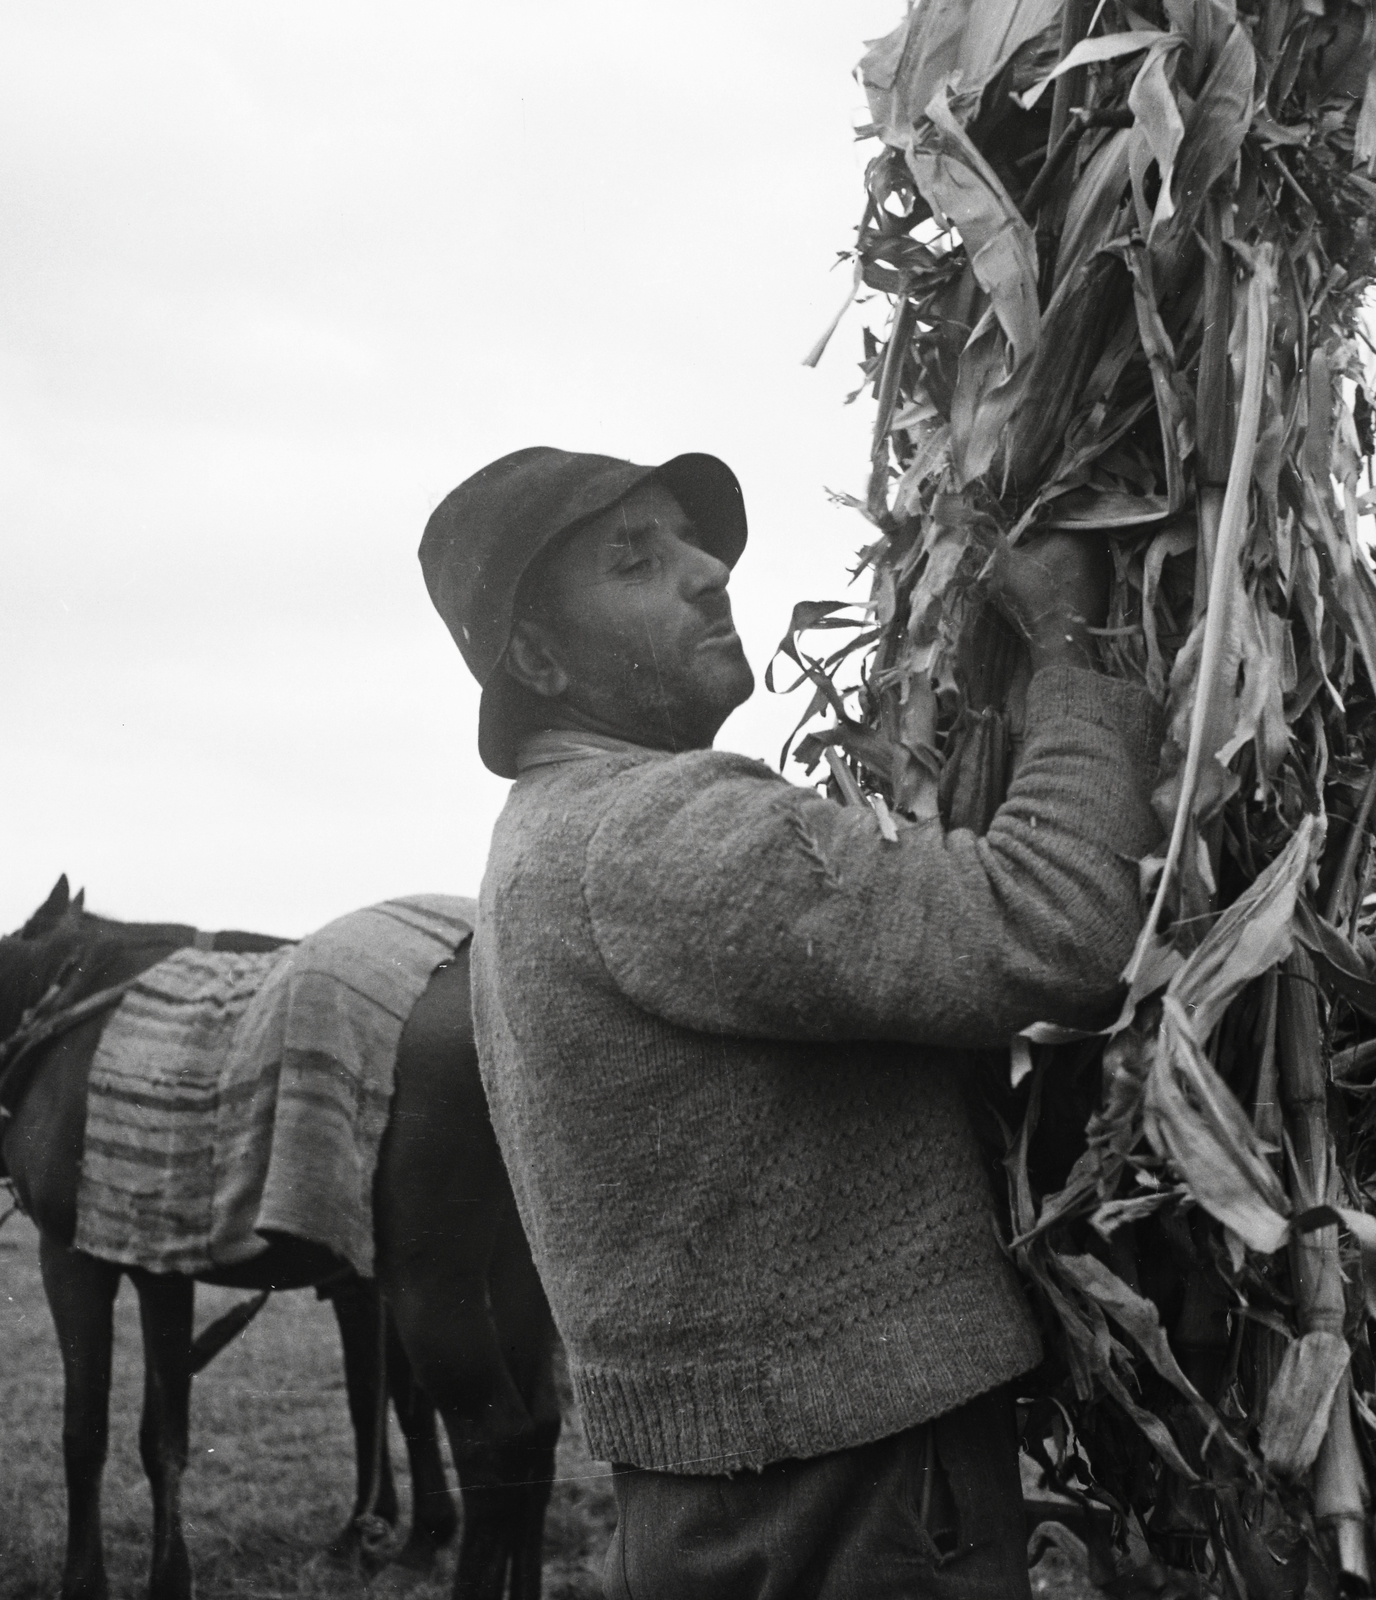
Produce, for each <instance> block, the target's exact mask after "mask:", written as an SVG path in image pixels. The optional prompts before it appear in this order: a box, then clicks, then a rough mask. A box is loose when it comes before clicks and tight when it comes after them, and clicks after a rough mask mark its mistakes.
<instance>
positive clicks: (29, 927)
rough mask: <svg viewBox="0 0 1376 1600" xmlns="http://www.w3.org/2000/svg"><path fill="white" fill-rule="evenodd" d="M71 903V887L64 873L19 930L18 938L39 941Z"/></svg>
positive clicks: (65, 912) (63, 914) (57, 921)
mask: <svg viewBox="0 0 1376 1600" xmlns="http://www.w3.org/2000/svg"><path fill="white" fill-rule="evenodd" d="M71 902H72V886H71V885H70V884H69V883H68V882H67V874H66V873H65V872H64V873H63V874H62V876H61V877H60V878H59V879H58V880H57V882H56V883H55V884H54V885H53V888H52V893H51V894H50V895H49V896H48V898H47V899H46V900H45V901H44V902H43V904H42V905H41V906H39V908H38V910H37V911H35V912H34V914H33V915H32V916H31V917H30V918H29V920H28V921H27V922H26V923H25V924H24V926H23V927H22V928H21V929H20V930H19V937H20V938H21V939H41V938H42V937H43V935H44V934H45V933H51V932H52V931H53V929H54V928H55V927H56V926H57V925H58V923H59V922H61V920H62V918H63V917H64V916H65V915H66V914H67V908H68V906H70V905H71Z"/></svg>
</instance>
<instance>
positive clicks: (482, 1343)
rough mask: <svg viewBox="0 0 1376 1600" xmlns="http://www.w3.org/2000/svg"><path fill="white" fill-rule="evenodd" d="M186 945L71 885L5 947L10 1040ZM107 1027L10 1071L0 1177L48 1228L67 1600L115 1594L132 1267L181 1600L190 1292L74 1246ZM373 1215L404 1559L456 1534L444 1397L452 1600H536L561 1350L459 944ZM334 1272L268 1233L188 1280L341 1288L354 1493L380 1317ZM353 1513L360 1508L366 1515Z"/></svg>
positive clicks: (3, 1096)
mask: <svg viewBox="0 0 1376 1600" xmlns="http://www.w3.org/2000/svg"><path fill="white" fill-rule="evenodd" d="M215 941H216V944H217V945H218V947H220V948H231V949H238V950H244V949H265V948H266V949H271V948H273V947H274V946H275V945H276V944H277V943H280V942H281V941H274V940H270V939H266V938H265V937H264V936H260V935H252V934H221V935H217V936H215ZM196 942H199V941H198V936H197V933H196V930H195V929H193V928H190V927H186V926H184V925H181V924H124V923H119V922H115V921H113V920H110V919H105V918H94V917H91V916H90V915H89V914H88V913H85V912H84V909H83V907H82V906H81V904H80V901H79V900H78V901H75V902H73V901H70V900H69V898H68V892H67V885H66V881H65V879H63V880H59V884H58V887H57V889H55V890H54V893H53V895H52V896H50V897H49V901H48V902H47V903H46V904H45V905H44V906H43V907H40V909H39V911H38V912H36V913H35V915H34V917H32V918H30V919H29V922H28V923H26V924H25V927H24V929H21V930H20V934H19V935H16V936H11V937H7V938H0V1040H6V1039H9V1038H11V1037H12V1036H14V1035H15V1034H16V1033H17V1032H18V1030H19V1029H20V1027H21V1025H22V1024H23V1022H24V1019H25V1016H26V1014H32V1012H33V1008H35V1007H37V1006H38V1003H39V1002H40V1001H41V1000H43V999H44V997H45V996H48V995H49V994H50V992H51V990H52V986H53V985H54V982H55V981H56V980H57V979H58V978H59V976H61V975H62V974H65V973H71V972H75V974H76V977H75V979H74V981H67V982H66V983H65V986H64V988H63V992H62V1001H63V1004H64V1006H75V1005H78V1004H79V1003H80V1002H81V1001H82V1000H83V999H87V998H91V997H95V996H98V995H100V994H102V993H103V992H104V991H106V990H107V989H109V988H110V987H112V986H115V985H119V984H121V983H123V982H125V981H126V980H128V979H131V978H133V977H136V976H137V975H138V974H139V973H142V972H145V971H147V970H148V969H149V968H150V967H152V966H155V965H156V964H157V963H158V962H160V961H162V960H163V959H164V958H165V957H167V956H168V955H170V954H171V953H172V952H173V951H175V950H178V949H182V948H184V947H186V946H188V945H190V944H193V943H196ZM73 1015H79V1013H73ZM109 1015H110V1013H109V1012H108V1011H105V1012H101V1013H98V1014H95V1015H91V1016H89V1017H85V1018H84V1019H83V1020H79V1021H78V1022H77V1023H76V1025H75V1026H73V1027H71V1028H70V1029H69V1030H68V1031H65V1032H62V1033H60V1034H58V1035H57V1036H55V1037H52V1038H48V1039H46V1040H42V1041H40V1042H39V1043H38V1045H37V1047H36V1048H35V1049H34V1050H33V1051H31V1052H30V1054H29V1056H28V1059H27V1060H24V1061H22V1062H21V1063H20V1065H21V1066H22V1070H23V1075H24V1076H23V1083H22V1087H21V1090H20V1092H19V1093H18V1094H17V1096H16V1095H15V1093H14V1092H13V1089H12V1086H9V1085H4V1084H0V1102H3V1103H4V1105H5V1109H7V1110H8V1111H9V1113H10V1114H9V1116H8V1118H7V1120H5V1121H4V1122H3V1123H0V1169H3V1170H4V1171H7V1172H8V1175H9V1178H10V1181H11V1182H12V1184H13V1185H14V1189H15V1192H16V1195H17V1198H18V1200H19V1202H20V1204H21V1205H22V1207H23V1209H24V1210H25V1211H26V1212H27V1213H28V1215H29V1216H30V1217H32V1219H33V1220H34V1222H35V1223H36V1225H37V1227H38V1230H39V1240H40V1245H39V1248H40V1265H41V1269H42V1277H43V1284H44V1290H45V1294H46V1296H47V1300H48V1305H49V1308H50V1310H51V1313H52V1317H53V1322H54V1325H55V1327H56V1330H57V1337H58V1343H59V1346H60V1349H61V1354H62V1363H63V1375H64V1381H65V1389H64V1404H63V1425H62V1438H63V1456H64V1466H65V1474H66V1482H67V1500H68V1525H67V1549H66V1556H65V1560H64V1564H63V1574H62V1589H61V1593H62V1600H107V1596H108V1585H107V1582H106V1578H105V1570H104V1558H103V1552H102V1541H101V1525H100V1498H99V1496H100V1479H101V1473H102V1469H103V1467H104V1462H105V1453H106V1438H107V1431H108V1402H109V1386H110V1363H111V1350H112V1342H113V1326H112V1308H113V1304H114V1299H115V1295H116V1293H117V1291H118V1287H119V1283H120V1280H121V1278H122V1277H124V1276H127V1277H128V1278H129V1279H130V1280H131V1282H132V1283H133V1285H134V1288H135V1291H136V1293H137V1295H138V1300H139V1311H140V1318H141V1322H142V1329H143V1346H144V1408H143V1418H142V1423H141V1426H140V1431H139V1446H140V1456H141V1459H142V1461H143V1465H144V1470H145V1472H146V1473H147V1475H148V1479H149V1484H150V1487H151V1489H152V1497H153V1548H152V1555H151V1563H150V1575H149V1585H148V1593H149V1600H190V1595H191V1592H192V1576H191V1563H190V1557H189V1554H188V1551H187V1548H186V1543H185V1539H184V1536H183V1532H182V1527H181V1517H180V1487H181V1478H182V1474H183V1472H184V1470H185V1468H186V1463H187V1433H188V1411H189V1401H190V1385H191V1371H192V1357H191V1350H192V1344H193V1340H192V1305H193V1293H194V1290H193V1278H192V1277H190V1276H186V1275H184V1274H181V1273H177V1272H158V1273H154V1272H149V1271H146V1270H144V1269H142V1268H137V1267H128V1266H125V1265H122V1264H120V1263H117V1262H113V1261H107V1260H102V1259H98V1258H97V1257H96V1256H94V1255H91V1254H88V1253H87V1252H85V1251H82V1250H79V1249H76V1248H75V1247H74V1245H73V1240H74V1238H75V1235H76V1224H77V1192H78V1184H79V1179H80V1173H81V1160H82V1151H83V1141H84V1133H85V1126H86V1091H87V1084H88V1080H89V1078H90V1073H91V1067H92V1062H93V1059H94V1057H95V1053H96V1049H97V1046H98V1044H99V1041H100V1037H101V1033H102V1031H103V1028H104V1026H105V1023H106V1021H107V1020H108V1017H109ZM373 1223H374V1237H375V1250H376V1273H377V1278H376V1293H378V1294H380V1296H381V1300H382V1302H383V1303H384V1304H385V1307H386V1310H387V1313H388V1318H389V1319H390V1327H391V1328H392V1329H394V1333H395V1338H394V1342H393V1349H392V1353H391V1359H390V1360H389V1361H388V1362H387V1366H388V1369H389V1377H390V1379H391V1387H392V1390H393V1399H394V1402H395V1403H397V1404H398V1409H399V1415H400V1416H401V1419H402V1428H403V1432H404V1433H405V1435H406V1437H407V1444H408V1450H409V1451H411V1453H412V1469H413V1474H415V1482H416V1484H417V1486H418V1489H419V1490H420V1492H418V1494H417V1498H416V1506H415V1509H414V1511H413V1521H414V1522H416V1523H417V1524H419V1531H417V1529H416V1528H414V1527H413V1536H412V1540H411V1541H410V1543H409V1544H408V1550H409V1551H410V1552H411V1554H412V1556H413V1557H415V1558H417V1559H419V1558H422V1557H423V1555H424V1552H425V1550H426V1548H427V1547H434V1546H437V1545H438V1544H440V1543H443V1542H445V1540H446V1538H447V1537H448V1536H449V1535H450V1534H451V1533H452V1526H453V1508H452V1504H450V1503H449V1501H448V1493H447V1490H445V1489H443V1487H442V1486H443V1482H444V1479H443V1469H442V1465H441V1464H440V1462H439V1458H438V1449H437V1447H436V1445H435V1441H434V1433H433V1423H432V1422H431V1423H429V1424H428V1425H427V1418H426V1413H427V1410H428V1408H429V1407H430V1406H431V1405H433V1407H434V1408H435V1409H437V1410H438V1412H439V1415H440V1417H441V1419H442V1421H443V1423H444V1428H445V1432H446V1434H447V1436H448V1440H449V1446H450V1452H451V1455H452V1458H453V1462H454V1467H455V1471H456V1474H457V1476H458V1480H459V1490H460V1496H461V1499H462V1504H463V1521H462V1534H461V1538H460V1544H459V1556H458V1564H457V1568H456V1571H455V1577H454V1590H453V1593H454V1600H503V1597H505V1596H507V1595H509V1596H510V1600H538V1596H539V1593H540V1564H541V1541H542V1537H543V1528H544V1517H545V1510H546V1507H547V1504H548V1500H549V1493H550V1486H551V1482H552V1479H553V1464H554V1450H555V1445H556V1442H557V1439H558V1435H559V1427H560V1409H559V1403H558V1397H557V1394H556V1391H555V1386H554V1378H553V1353H554V1344H555V1335H554V1326H553V1322H552V1319H551V1317H550V1313H549V1308H548V1305H547V1303H546V1301H545V1297H544V1294H543V1291H542V1290H541V1287H540V1282H539V1279H538V1277H537V1276H536V1273H535V1268H534V1264H533V1262H532V1260H531V1257H530V1251H529V1248H528V1246H527V1244H526V1240H525V1236H524V1233H523V1232H522V1229H521V1225H520V1221H519V1218H518V1217H517V1214H516V1208H515V1202H514V1199H513V1197H512V1193H511V1187H510V1183H509V1181H508V1179H507V1175H506V1171H505V1168H504V1167H503V1165H502V1160H501V1156H500V1153H499V1151H498V1149H497V1145H496V1140H495V1137H494V1135H493V1132H492V1127H491V1122H490V1120H489V1117H488V1112H487V1103H486V1099H485V1097H484V1094H483V1090H482V1084H481V1081H480V1079H479V1076H478V1070H477V1050H476V1045H475V1042H474V1035H473V1022H472V1012H471V1005H470V999H469V941H468V940H467V939H465V940H463V941H462V942H461V943H460V944H459V946H458V948H457V949H456V950H455V951H454V953H453V957H452V959H450V960H449V961H446V962H444V963H443V964H441V965H440V966H439V967H438V968H437V969H436V970H435V972H434V973H433V975H432V976H431V978H430V981H429V983H428V984H427V986H426V987H425V989H424V992H423V993H422V994H421V996H420V998H419V1000H418V1001H417V1002H416V1004H415V1006H414V1008H413V1009H412V1011H411V1013H410V1015H409V1016H408V1017H407V1018H406V1020H405V1023H404V1025H403V1026H402V1030H401V1037H400V1042H399V1045H398V1048H397V1059H396V1066H395V1090H394V1094H393V1098H392V1102H391V1107H390V1112H389V1115H388V1121H387V1126H386V1130H385V1132H384V1134H383V1137H382V1143H381V1148H380V1150H379V1153H378V1162H377V1171H376V1178H375V1184H374V1195H373ZM341 1265H342V1263H341V1261H340V1259H339V1258H338V1257H337V1256H336V1255H335V1254H334V1253H333V1252H332V1251H330V1250H328V1249H326V1248H325V1247H324V1246H322V1245H319V1244H317V1243H313V1242H311V1241H309V1240H306V1239H302V1238H296V1237H292V1236H289V1235H285V1234H272V1235H268V1236H266V1247H265V1248H264V1249H263V1250H262V1252H261V1253H260V1254H258V1255H255V1256H253V1257H252V1258H251V1259H249V1260H247V1261H243V1262H239V1263H237V1264H235V1265H233V1266H226V1267H216V1268H214V1269H213V1270H208V1271H204V1272H199V1273H197V1274H196V1275H195V1278H196V1279H198V1280H199V1281H202V1282H205V1283H212V1284H217V1285H222V1286H227V1287H231V1288H242V1289H251V1290H259V1291H262V1290H277V1289H296V1288H307V1287H312V1286H321V1287H325V1288H327V1289H331V1290H332V1291H333V1293H332V1298H333V1300H334V1305H335V1311H336V1316H337V1317H338V1319H339V1323H340V1331H341V1337H342V1340H343V1345H344V1353H345V1368H346V1377H348V1379H349V1392H350V1411H351V1414H352V1416H353V1421H354V1425H355V1431H356V1438H357V1440H358V1445H359V1451H358V1453H359V1476H360V1491H359V1493H360V1501H362V1499H363V1496H364V1488H363V1485H364V1483H365V1482H366V1481H368V1480H369V1479H370V1478H371V1466H372V1463H373V1462H374V1461H375V1460H377V1459H378V1456H377V1446H378V1444H379V1443H380V1440H379V1438H378V1435H377V1433H376V1426H377V1421H378V1420H379V1419H378V1417H377V1415H376V1412H375V1411H374V1410H373V1408H372V1407H370V1406H369V1405H368V1404H367V1400H368V1398H369V1397H370V1396H373V1395H376V1393H377V1390H376V1385H377V1382H378V1377H379V1370H380V1363H381V1360H382V1351H381V1349H380V1347H379V1338H380V1336H382V1334H383V1332H384V1328H385V1326H386V1325H385V1324H384V1322H383V1320H382V1319H381V1318H380V1317H378V1316H377V1315H376V1314H375V1313H376V1308H377V1304H378V1302H377V1300H376V1298H374V1294H373V1290H372V1288H371V1286H369V1285H366V1284H363V1283H361V1281H360V1280H357V1278H356V1275H351V1274H348V1273H344V1274H341V1271H340V1268H341ZM351 1277H352V1280H353V1281H352V1282H350V1279H351ZM427 1427H428V1437H429V1441H430V1442H429V1444H428V1445H427V1442H426V1440H427ZM437 1484H438V1485H439V1486H440V1487H439V1488H438V1489H436V1487H435V1486H436V1485H437ZM368 1498H369V1499H373V1500H375V1502H376V1503H375V1506H374V1509H375V1510H377V1511H378V1512H379V1513H382V1514H384V1515H385V1514H386V1512H387V1511H388V1509H390V1510H391V1511H392V1512H393V1514H394V1513H395V1491H394V1490H392V1493H391V1501H390V1506H389V1503H388V1498H387V1490H386V1488H385V1485H384V1484H382V1483H381V1482H379V1484H378V1487H377V1489H376V1492H375V1493H374V1491H372V1490H370V1491H369V1492H368ZM446 1505H448V1512H449V1515H448V1519H446V1517H445V1510H444V1508H445V1506H446ZM363 1509H367V1508H366V1507H365V1506H363V1505H361V1504H359V1505H356V1507H355V1512H356V1513H358V1512H359V1511H360V1510H363Z"/></svg>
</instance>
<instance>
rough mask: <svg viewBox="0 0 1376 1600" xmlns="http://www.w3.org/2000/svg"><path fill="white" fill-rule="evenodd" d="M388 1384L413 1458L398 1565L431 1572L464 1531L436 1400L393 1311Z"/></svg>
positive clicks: (408, 1451) (409, 1457) (408, 1454)
mask: <svg viewBox="0 0 1376 1600" xmlns="http://www.w3.org/2000/svg"><path fill="white" fill-rule="evenodd" d="M387 1387H388V1389H389V1390H390V1392H391V1396H392V1404H393V1405H394V1406H395V1407H396V1410H397V1421H398V1422H400V1423H401V1431H402V1434H403V1436H404V1437H405V1439H406V1454H407V1457H408V1459H409V1460H410V1463H411V1531H410V1533H409V1534H408V1535H407V1538H406V1544H405V1545H404V1546H403V1548H402V1551H401V1553H400V1555H398V1556H397V1564H398V1565H399V1566H403V1567H407V1568H409V1569H410V1570H411V1571H413V1572H428V1571H429V1570H430V1568H431V1567H433V1566H434V1564H435V1562H436V1560H437V1559H438V1556H439V1553H440V1551H441V1550H442V1549H443V1548H444V1547H445V1545H447V1544H448V1543H449V1541H450V1540H451V1539H452V1538H453V1537H454V1535H455V1534H456V1533H457V1532H458V1528H459V1517H458V1513H457V1512H456V1511H455V1509H454V1499H453V1496H452V1495H451V1494H450V1493H449V1482H448V1480H447V1479H446V1477H445V1474H444V1459H443V1457H442V1456H441V1455H440V1441H439V1434H438V1431H437V1429H436V1425H435V1424H436V1412H435V1405H434V1402H433V1401H432V1400H431V1398H430V1396H429V1395H428V1394H426V1392H425V1390H424V1389H422V1388H421V1386H420V1385H419V1384H418V1383H417V1382H416V1375H415V1373H414V1372H413V1371H412V1370H411V1363H410V1361H409V1360H408V1359H407V1355H406V1351H405V1349H404V1348H403V1346H402V1343H401V1339H400V1337H399V1336H398V1334H397V1330H396V1324H395V1321H394V1320H393V1318H392V1317H391V1315H390V1313H389V1315H388V1318H387Z"/></svg>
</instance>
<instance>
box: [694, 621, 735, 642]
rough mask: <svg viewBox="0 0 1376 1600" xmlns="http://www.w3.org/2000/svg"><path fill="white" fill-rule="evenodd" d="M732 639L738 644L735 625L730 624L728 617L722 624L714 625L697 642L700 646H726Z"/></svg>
mask: <svg viewBox="0 0 1376 1600" xmlns="http://www.w3.org/2000/svg"><path fill="white" fill-rule="evenodd" d="M733 639H734V640H737V642H739V636H738V634H737V633H736V624H735V623H734V622H732V620H731V618H730V617H727V618H726V620H725V621H724V622H717V623H714V624H713V625H712V627H710V628H709V629H708V630H707V632H706V633H704V634H703V636H702V638H701V639H700V640H699V641H698V642H699V643H700V644H727V643H729V642H730V641H731V640H733Z"/></svg>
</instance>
